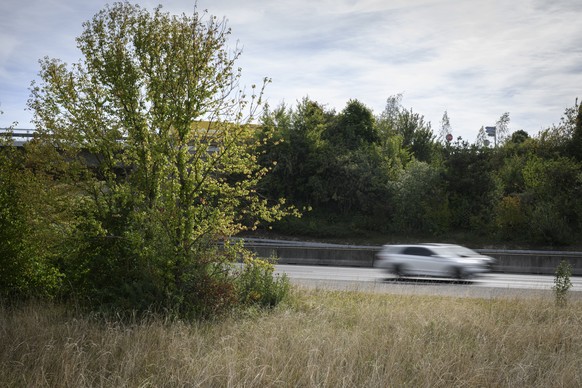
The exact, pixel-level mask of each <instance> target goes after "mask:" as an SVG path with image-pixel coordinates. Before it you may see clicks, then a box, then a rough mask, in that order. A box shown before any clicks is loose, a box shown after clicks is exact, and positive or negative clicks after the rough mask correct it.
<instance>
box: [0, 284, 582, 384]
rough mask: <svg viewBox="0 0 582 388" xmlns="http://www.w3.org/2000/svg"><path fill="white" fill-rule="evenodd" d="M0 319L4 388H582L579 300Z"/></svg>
mask: <svg viewBox="0 0 582 388" xmlns="http://www.w3.org/2000/svg"><path fill="white" fill-rule="evenodd" d="M0 312H1V316H0V364H1V366H0V386H2V387H33V386H34V387H43V386H46V387H121V386H123V387H185V386H188V387H192V386H202V387H243V386H244V387H265V386H269V387H296V386H297V387H386V386H414V387H417V386H425V387H427V386H430V387H450V386H467V387H476V386H479V387H481V386H485V387H487V386H513V387H526V386H527V387H532V386H538V387H552V386H556V387H560V386H563V387H573V386H582V364H581V363H582V361H581V360H582V303H581V302H580V300H572V301H570V303H569V304H568V307H567V308H558V307H556V306H555V304H554V303H553V301H552V300H547V299H531V298H528V299H514V300H509V299H468V298H448V297H427V296H403V295H385V294H369V293H361V292H355V291H341V292H331V291H321V290H298V289H296V290H295V291H294V292H293V297H292V299H291V300H290V301H289V302H287V303H286V304H284V305H280V306H279V307H277V308H276V309H274V310H272V311H271V312H269V313H263V312H259V311H257V312H256V313H255V314H253V313H248V314H247V315H246V316H240V315H239V316H233V317H230V318H225V319H223V320H221V321H217V322H205V323H201V322H194V323H192V322H181V321H165V320H163V319H159V318H155V317H150V318H146V319H140V320H136V321H135V322H130V323H127V322H126V323H120V322H114V321H108V320H103V319H97V318H91V317H87V316H79V315H76V314H74V313H71V312H70V311H67V310H65V309H64V308H62V307H59V306H46V305H34V304H31V305H27V306H24V307H20V308H6V307H5V308H2V311H0Z"/></svg>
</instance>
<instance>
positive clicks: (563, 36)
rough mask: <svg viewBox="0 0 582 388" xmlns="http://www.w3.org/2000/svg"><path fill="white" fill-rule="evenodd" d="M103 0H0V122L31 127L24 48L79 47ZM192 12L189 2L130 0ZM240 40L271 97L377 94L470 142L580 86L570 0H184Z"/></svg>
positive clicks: (579, 41)
mask: <svg viewBox="0 0 582 388" xmlns="http://www.w3.org/2000/svg"><path fill="white" fill-rule="evenodd" d="M107 3H111V2H108V1H104V0H83V1H78V0H19V1H2V2H0V110H1V111H3V112H4V114H3V115H0V127H6V126H9V125H10V124H12V123H13V122H14V121H17V122H18V125H17V126H16V127H17V128H33V126H32V124H31V123H30V120H31V118H32V112H30V111H28V110H26V102H27V100H28V97H29V94H30V91H29V87H30V83H31V81H33V80H35V79H37V75H38V71H39V69H40V67H39V64H38V60H39V59H41V58H43V57H45V56H48V57H51V58H59V59H61V60H63V61H64V62H67V63H69V64H71V63H75V62H78V61H79V59H80V58H81V54H80V51H79V50H78V49H77V47H76V42H75V38H76V37H77V36H79V35H80V34H81V32H82V23H83V22H84V21H87V20H90V19H91V18H92V17H93V15H95V14H96V13H97V12H98V11H99V10H101V9H102V8H103V7H104V6H105V5H106V4H107ZM136 3H138V4H140V5H141V6H142V7H143V8H146V9H150V10H151V9H152V8H154V7H155V6H157V5H158V4H161V5H162V6H163V10H165V11H167V12H170V13H173V14H182V13H186V14H192V13H193V10H194V8H195V5H196V1H195V0H166V1H164V0H158V1H137V2H136ZM197 8H198V10H208V12H209V13H210V14H212V15H216V16H218V17H219V18H223V17H224V18H225V19H226V20H227V23H228V26H229V27H230V28H231V29H232V35H231V39H230V40H229V46H231V47H233V48H234V47H235V45H237V44H238V47H240V48H242V50H243V53H242V56H241V57H240V59H239V61H238V66H240V67H242V70H243V79H242V83H243V84H245V85H247V86H249V87H250V85H251V84H261V82H262V80H263V79H264V78H265V77H268V78H270V79H271V80H272V82H271V83H270V84H269V85H268V86H267V89H266V94H265V96H266V98H267V100H268V102H269V104H270V105H271V106H277V105H279V104H281V103H285V104H287V105H288V106H291V107H292V106H294V105H295V104H296V103H297V101H299V100H301V99H302V98H304V97H309V98H310V99H311V100H314V101H317V102H318V103H320V104H322V105H324V106H326V107H327V108H328V109H335V110H336V111H337V112H340V111H341V110H342V109H343V108H345V106H346V104H347V102H348V101H349V100H350V99H357V100H359V101H360V102H362V103H364V104H365V105H366V106H368V107H369V108H370V109H371V110H372V111H373V112H374V114H376V115H378V114H380V113H381V112H382V111H383V109H384V107H385V106H386V100H387V99H388V98H389V97H390V96H394V95H396V94H402V105H403V107H404V108H406V109H412V110H413V111H414V112H415V113H419V114H421V115H423V116H424V119H425V121H429V122H430V123H431V125H432V128H433V131H434V133H435V135H437V134H438V133H439V131H440V128H441V120H442V117H443V114H444V112H445V111H446V112H447V115H448V117H449V120H450V124H451V129H452V130H451V132H452V134H453V136H454V138H458V137H459V136H460V137H462V138H463V139H464V140H467V141H470V142H474V141H475V139H476V136H477V133H478V130H479V129H480V128H481V127H482V126H491V125H495V122H496V121H497V120H498V119H499V117H500V116H501V115H502V114H503V113H504V112H509V114H510V119H511V122H510V124H509V130H510V132H514V131H517V130H520V129H522V130H525V131H527V132H528V133H529V134H530V135H532V136H535V135H537V134H538V133H539V131H540V130H543V129H545V128H548V127H551V126H552V125H553V124H558V123H559V121H560V118H561V117H562V114H563V112H564V110H565V109H566V108H568V107H572V106H574V104H575V101H576V98H582V22H581V20H582V1H581V0H512V1H505V0H270V1H265V0H246V1H240V0H198V1H197Z"/></svg>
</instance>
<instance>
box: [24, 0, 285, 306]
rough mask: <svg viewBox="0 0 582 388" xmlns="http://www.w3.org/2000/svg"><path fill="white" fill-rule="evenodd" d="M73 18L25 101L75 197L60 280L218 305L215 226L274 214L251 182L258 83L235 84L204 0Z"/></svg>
mask: <svg viewBox="0 0 582 388" xmlns="http://www.w3.org/2000/svg"><path fill="white" fill-rule="evenodd" d="M83 27H84V31H83V33H82V34H81V36H80V37H79V38H78V39H77V45H78V48H79V49H80V51H81V53H82V54H83V59H82V60H80V61H79V62H78V63H76V64H73V65H72V66H71V67H70V68H69V67H67V65H66V64H64V63H62V62H60V61H59V60H56V59H49V58H45V59H43V60H42V61H41V71H40V79H41V83H40V84H33V86H32V90H31V91H32V96H31V100H30V102H29V105H30V108H31V109H32V110H33V111H34V113H35V116H34V120H35V124H36V126H37V128H38V129H39V132H40V133H41V136H40V138H39V140H40V143H41V144H42V145H45V146H52V147H53V149H56V150H59V155H60V156H61V157H62V159H61V160H63V161H66V162H67V165H68V166H69V169H68V170H65V171H64V172H63V173H62V174H70V173H71V169H72V168H77V169H78V170H77V172H76V176H75V179H74V180H72V181H70V182H64V181H63V182H62V184H68V185H69V186H70V187H74V189H72V190H71V195H72V196H74V197H75V199H76V201H77V202H78V203H80V204H81V206H79V208H78V210H77V216H78V219H79V220H80V222H79V224H78V225H76V227H75V228H74V230H73V233H72V234H71V241H73V242H74V243H75V244H74V246H75V247H76V248H75V249H74V250H72V251H71V252H69V254H68V255H67V256H65V257H64V258H63V268H64V270H65V271H66V273H67V275H68V280H69V282H70V283H71V284H72V286H73V291H75V292H77V293H78V294H79V295H80V296H81V297H83V298H87V300H90V301H91V302H92V303H96V304H97V305H103V306H114V307H123V308H128V309H146V308H149V307H151V306H154V307H155V306H158V307H160V308H164V309H172V310H174V311H176V312H177V313H180V314H204V315H206V314H211V313H213V312H214V311H216V310H219V309H222V308H225V307H226V306H228V305H229V304H230V303H231V302H232V303H234V301H235V300H236V298H237V295H236V288H235V287H234V285H233V284H232V276H231V273H232V272H231V270H230V269H229V265H228V264H229V263H231V262H232V261H233V260H235V259H236V257H237V256H236V255H237V254H236V251H237V248H239V247H233V246H231V245H230V244H228V242H227V241H226V239H227V237H229V236H231V235H233V234H236V233H237V232H239V231H241V230H244V229H246V228H253V227H254V226H256V224H257V223H258V222H259V221H260V220H273V219H276V218H278V217H280V216H282V215H283V214H284V213H285V212H284V211H283V210H282V207H281V202H278V203H268V202H267V201H266V200H264V199H262V198H261V197H259V196H258V195H256V187H257V184H258V182H259V181H260V179H261V178H262V177H263V176H264V174H265V173H266V169H265V168H262V167H260V166H259V165H258V164H257V162H256V155H255V152H254V150H255V149H256V147H257V144H258V141H257V139H256V129H255V127H254V126H253V125H251V124H250V122H251V121H252V119H253V117H254V116H253V114H254V112H256V109H257V107H258V106H259V105H260V102H261V101H260V100H261V95H262V89H261V90H259V91H256V88H255V87H254V86H253V88H252V90H251V93H252V95H251V96H250V99H248V98H247V97H246V94H245V92H244V91H243V90H240V89H239V86H238V85H239V78H240V69H237V68H236V67H235V62H236V60H237V59H238V57H239V55H240V53H241V52H240V50H238V49H234V50H232V51H231V50H230V49H229V48H228V47H227V39H228V37H229V35H230V30H229V29H228V28H227V27H226V23H225V21H224V20H222V21H221V20H219V19H217V18H216V17H214V16H209V15H207V14H206V13H202V14H200V13H199V12H198V11H196V10H195V11H194V13H193V15H191V16H187V15H185V14H182V15H180V16H172V15H170V14H168V13H164V12H162V10H161V7H158V8H156V9H155V10H154V11H153V12H151V13H150V12H148V11H146V10H143V9H141V8H140V7H139V6H137V5H131V4H129V3H115V4H114V5H112V6H107V7H105V8H104V9H103V10H102V11H100V12H99V13H97V14H96V15H95V17H94V18H93V19H92V20H90V21H88V22H86V23H84V24H83ZM56 159H57V156H56V155H54V154H53V158H52V160H56ZM72 166H74V167H72ZM218 241H225V243H224V245H223V247H221V246H220V245H217V242H218Z"/></svg>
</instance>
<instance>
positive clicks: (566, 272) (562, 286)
mask: <svg viewBox="0 0 582 388" xmlns="http://www.w3.org/2000/svg"><path fill="white" fill-rule="evenodd" d="M571 275H572V265H571V264H570V263H569V262H568V261H567V260H562V261H560V264H558V267H557V268H556V278H555V279H554V287H553V288H554V291H555V292H556V304H557V305H558V306H565V305H566V303H567V301H568V300H567V294H568V290H569V289H570V288H571V287H572V281H571V280H570V276H571Z"/></svg>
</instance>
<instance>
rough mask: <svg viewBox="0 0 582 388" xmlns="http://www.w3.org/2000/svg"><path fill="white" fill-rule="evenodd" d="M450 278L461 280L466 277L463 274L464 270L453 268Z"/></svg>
mask: <svg viewBox="0 0 582 388" xmlns="http://www.w3.org/2000/svg"><path fill="white" fill-rule="evenodd" d="M450 276H451V277H452V278H453V279H458V280H461V279H463V278H464V277H465V274H464V273H463V270H462V269H461V268H458V267H453V268H451V271H450Z"/></svg>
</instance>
